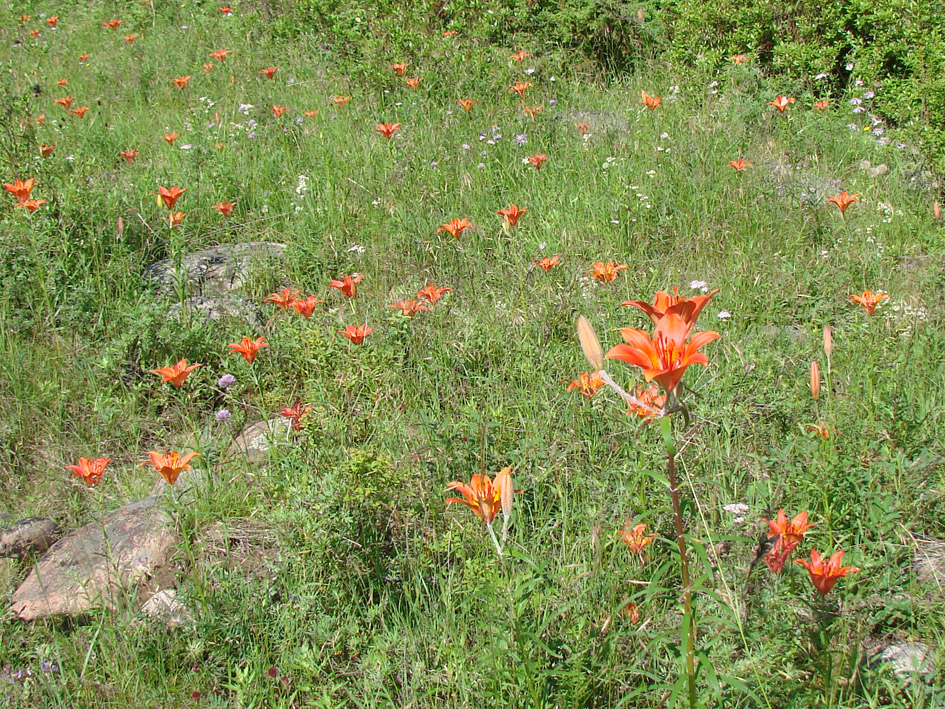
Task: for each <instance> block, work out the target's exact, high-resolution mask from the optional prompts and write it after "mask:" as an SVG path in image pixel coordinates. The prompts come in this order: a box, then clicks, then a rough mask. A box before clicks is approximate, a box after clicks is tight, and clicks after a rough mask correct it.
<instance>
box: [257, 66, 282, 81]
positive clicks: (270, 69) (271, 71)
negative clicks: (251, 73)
mask: <svg viewBox="0 0 945 709" xmlns="http://www.w3.org/2000/svg"><path fill="white" fill-rule="evenodd" d="M277 71H279V67H277V66H267V67H266V68H265V69H261V70H260V71H259V73H260V74H262V75H263V76H265V77H266V78H267V79H271V78H272V77H273V76H275V75H276V72H277Z"/></svg>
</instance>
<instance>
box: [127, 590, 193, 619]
mask: <svg viewBox="0 0 945 709" xmlns="http://www.w3.org/2000/svg"><path fill="white" fill-rule="evenodd" d="M140 610H141V613H142V614H143V615H146V616H148V617H149V618H153V619H155V620H158V621H160V622H162V623H164V624H165V625H166V626H167V627H169V628H183V627H192V626H193V624H194V617H193V615H191V613H190V609H189V608H188V607H187V606H185V605H184V604H183V603H181V602H180V601H178V600H177V591H175V590H174V589H172V588H168V589H165V590H163V591H158V592H157V593H155V594H154V595H153V596H151V598H149V599H148V600H147V601H145V602H144V604H143V605H142V606H141V609H140Z"/></svg>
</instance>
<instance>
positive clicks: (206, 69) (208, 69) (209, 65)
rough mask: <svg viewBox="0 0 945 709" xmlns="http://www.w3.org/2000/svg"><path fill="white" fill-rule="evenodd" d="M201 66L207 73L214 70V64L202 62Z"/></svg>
mask: <svg viewBox="0 0 945 709" xmlns="http://www.w3.org/2000/svg"><path fill="white" fill-rule="evenodd" d="M200 66H201V68H202V69H203V71H204V73H205V74H209V73H210V72H211V71H213V64H201V65H200Z"/></svg>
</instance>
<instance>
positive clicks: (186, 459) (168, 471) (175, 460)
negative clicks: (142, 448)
mask: <svg viewBox="0 0 945 709" xmlns="http://www.w3.org/2000/svg"><path fill="white" fill-rule="evenodd" d="M148 456H150V458H151V459H150V460H146V461H144V462H143V463H141V465H152V466H154V469H155V470H157V471H158V472H159V473H160V474H161V477H162V478H164V479H165V480H166V481H167V484H168V485H173V484H174V483H175V482H177V478H178V476H180V474H181V473H182V472H183V471H185V470H190V469H191V468H190V465H188V463H190V461H191V460H193V459H194V458H199V457H200V454H199V453H186V454H184V455H183V456H181V454H180V453H178V452H177V451H170V452H167V453H164V454H161V453H157V452H155V451H151V452H149V453H148Z"/></svg>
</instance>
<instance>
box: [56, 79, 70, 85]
mask: <svg viewBox="0 0 945 709" xmlns="http://www.w3.org/2000/svg"><path fill="white" fill-rule="evenodd" d="M68 83H69V80H68V79H58V80H57V81H56V86H65V85H66V84H68Z"/></svg>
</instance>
